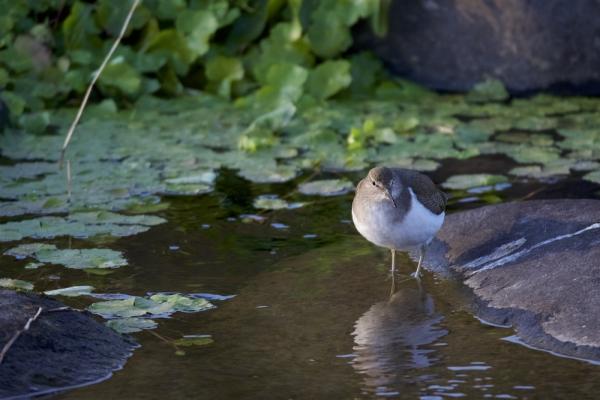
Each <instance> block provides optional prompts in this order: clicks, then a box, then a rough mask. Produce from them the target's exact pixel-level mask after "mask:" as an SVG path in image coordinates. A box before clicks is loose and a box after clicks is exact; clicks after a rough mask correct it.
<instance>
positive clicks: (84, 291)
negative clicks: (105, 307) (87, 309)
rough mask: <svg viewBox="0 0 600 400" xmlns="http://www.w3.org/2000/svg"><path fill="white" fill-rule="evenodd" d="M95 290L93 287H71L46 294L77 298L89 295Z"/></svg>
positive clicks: (46, 292) (48, 291)
mask: <svg viewBox="0 0 600 400" xmlns="http://www.w3.org/2000/svg"><path fill="white" fill-rule="evenodd" d="M93 290H94V287H93V286H70V287H66V288H62V289H54V290H46V291H45V292H44V294H45V295H47V296H66V297H77V296H86V295H89V294H91V293H92V291H93Z"/></svg>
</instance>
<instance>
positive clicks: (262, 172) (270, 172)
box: [238, 165, 298, 183]
mask: <svg viewBox="0 0 600 400" xmlns="http://www.w3.org/2000/svg"><path fill="white" fill-rule="evenodd" d="M238 174H239V175H240V176H241V177H243V178H245V179H248V180H249V181H251V182H254V183H283V182H288V181H291V180H292V179H294V178H295V177H296V175H297V174H298V171H297V169H296V168H295V167H293V166H289V165H277V166H275V167H273V168H271V167H266V168H265V167H263V168H245V169H241V170H240V171H239V172H238Z"/></svg>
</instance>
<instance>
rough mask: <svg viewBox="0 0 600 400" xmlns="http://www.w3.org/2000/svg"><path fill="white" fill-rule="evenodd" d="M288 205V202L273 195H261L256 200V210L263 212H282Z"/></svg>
mask: <svg viewBox="0 0 600 400" xmlns="http://www.w3.org/2000/svg"><path fill="white" fill-rule="evenodd" d="M288 205H289V204H288V202H287V201H285V200H283V199H280V198H279V197H277V195H272V194H265V195H261V196H258V197H257V198H256V199H254V208H260V209H263V210H282V209H284V208H288Z"/></svg>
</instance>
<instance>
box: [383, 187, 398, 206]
mask: <svg viewBox="0 0 600 400" xmlns="http://www.w3.org/2000/svg"><path fill="white" fill-rule="evenodd" d="M383 193H384V194H385V197H387V198H388V199H390V201H391V202H392V204H393V205H394V208H398V206H396V202H395V201H394V198H393V197H392V194H391V193H390V191H389V190H387V189H383Z"/></svg>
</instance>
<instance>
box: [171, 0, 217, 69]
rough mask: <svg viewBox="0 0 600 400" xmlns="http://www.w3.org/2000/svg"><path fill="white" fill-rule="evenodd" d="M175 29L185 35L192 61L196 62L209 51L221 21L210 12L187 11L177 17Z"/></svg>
mask: <svg viewBox="0 0 600 400" xmlns="http://www.w3.org/2000/svg"><path fill="white" fill-rule="evenodd" d="M175 27H176V28H177V31H178V32H181V33H182V34H183V35H184V37H185V40H186V42H187V46H188V48H189V49H190V52H191V54H192V60H195V59H196V58H198V57H200V56H201V55H203V54H205V53H206V52H207V51H208V49H209V44H208V42H209V40H210V38H211V36H212V35H213V34H214V33H215V32H216V30H217V29H218V28H219V21H218V20H217V18H216V17H215V15H214V14H213V13H212V12H210V11H207V10H193V11H191V10H186V11H185V12H181V13H179V15H178V16H177V19H176V20H175Z"/></svg>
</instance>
